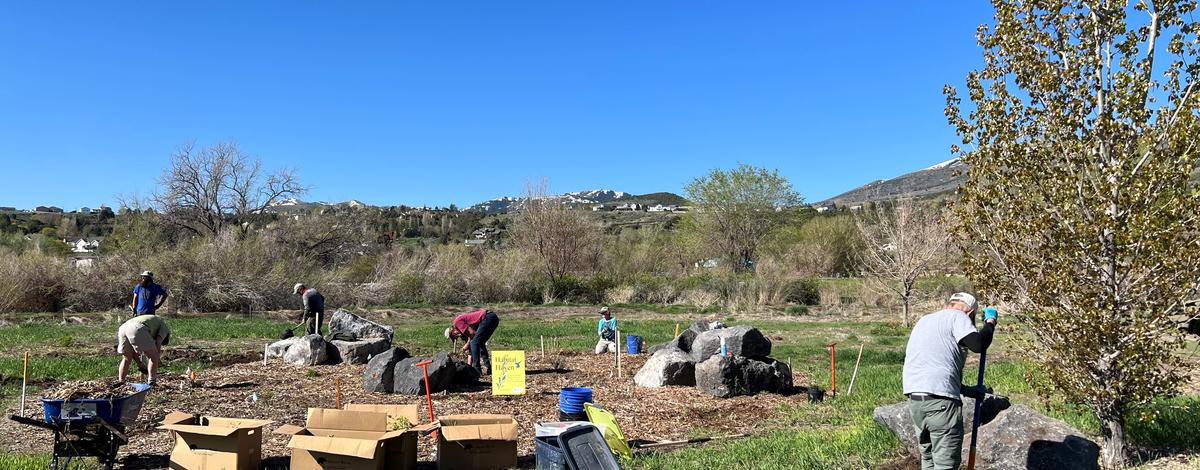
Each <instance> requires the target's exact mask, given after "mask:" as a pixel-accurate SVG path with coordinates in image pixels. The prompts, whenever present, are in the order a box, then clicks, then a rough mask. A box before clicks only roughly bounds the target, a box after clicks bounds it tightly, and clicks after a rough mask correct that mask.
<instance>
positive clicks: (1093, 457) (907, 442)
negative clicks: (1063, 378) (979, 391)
mask: <svg viewBox="0 0 1200 470" xmlns="http://www.w3.org/2000/svg"><path fill="white" fill-rule="evenodd" d="M981 413H982V415H981V422H982V423H983V424H981V425H980V428H979V436H980V438H979V439H978V447H977V452H976V456H977V458H978V459H979V460H980V462H981V463H983V465H982V468H987V469H994V470H1017V469H1046V470H1049V469H1060V468H1061V469H1069V470H1072V469H1088V470H1090V469H1095V468H1098V467H1097V463H1096V462H1097V459H1098V457H1099V455H1100V447H1099V446H1098V445H1096V443H1094V442H1092V441H1090V440H1088V439H1087V438H1086V437H1084V436H1083V434H1082V433H1080V432H1079V431H1077V430H1075V429H1073V428H1071V427H1070V426H1068V425H1067V424H1066V423H1064V422H1062V421H1059V420H1056V419H1052V418H1049V417H1046V416H1045V415H1042V414H1041V413H1038V412H1037V411H1034V410H1033V409H1032V408H1029V407H1028V406H1025V405H1015V406H1012V407H1011V408H1009V404H1008V399H1007V398H1004V397H999V396H995V395H988V396H987V397H985V398H984V404H983V406H982V410H981ZM973 419H974V400H972V399H969V398H967V399H965V400H964V403H963V429H964V430H965V431H966V434H967V435H966V436H965V437H964V439H963V447H964V449H963V455H964V456H966V453H967V452H968V451H969V450H970V449H969V447H970V442H971V436H970V432H971V424H972V420H973ZM875 421H876V422H878V423H879V424H880V425H882V426H884V427H886V428H888V429H890V430H891V431H892V432H893V433H895V434H896V437H898V438H899V439H900V442H901V443H903V445H904V447H906V448H909V449H914V450H915V449H916V429H914V427H913V422H912V416H911V415H910V414H909V411H908V401H902V402H900V403H896V404H892V405H888V406H881V407H878V408H875Z"/></svg>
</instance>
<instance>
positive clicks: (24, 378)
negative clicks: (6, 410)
mask: <svg viewBox="0 0 1200 470" xmlns="http://www.w3.org/2000/svg"><path fill="white" fill-rule="evenodd" d="M28 382H29V351H25V366H24V367H22V368H21V411H20V412H18V413H17V414H21V415H23V414H25V385H26V384H27V383H28Z"/></svg>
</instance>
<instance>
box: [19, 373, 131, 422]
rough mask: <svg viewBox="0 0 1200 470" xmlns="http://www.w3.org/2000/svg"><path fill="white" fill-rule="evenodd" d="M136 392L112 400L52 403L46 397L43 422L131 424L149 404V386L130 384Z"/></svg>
mask: <svg viewBox="0 0 1200 470" xmlns="http://www.w3.org/2000/svg"><path fill="white" fill-rule="evenodd" d="M129 385H130V386H132V387H133V390H134V393H132V394H129V395H126V396H123V397H120V398H111V399H107V398H105V399H91V398H81V399H74V400H49V399H46V398H42V399H41V400H42V412H43V419H45V420H46V422H47V423H50V424H61V423H69V424H93V423H97V422H99V421H100V420H103V421H104V422H106V423H108V424H120V425H126V424H131V423H133V422H134V421H135V420H137V416H138V413H141V411H142V405H143V404H145V403H146V393H147V392H148V391H149V390H150V385H149V384H136V383H135V384H129Z"/></svg>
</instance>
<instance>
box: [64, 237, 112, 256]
mask: <svg viewBox="0 0 1200 470" xmlns="http://www.w3.org/2000/svg"><path fill="white" fill-rule="evenodd" d="M102 241H104V237H94V238H74V239H72V238H64V239H63V243H66V244H67V245H70V246H71V252H72V253H95V252H96V250H97V249H99V248H100V242H102Z"/></svg>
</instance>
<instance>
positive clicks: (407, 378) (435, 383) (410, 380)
mask: <svg viewBox="0 0 1200 470" xmlns="http://www.w3.org/2000/svg"><path fill="white" fill-rule="evenodd" d="M425 360H432V361H433V363H432V364H429V366H428V368H429V393H437V392H440V391H442V390H446V389H448V388H450V386H451V385H453V384H454V380H455V378H456V377H457V376H458V370H459V369H458V366H457V365H456V364H455V362H457V361H454V360H453V359H450V356H449V355H448V354H446V353H444V352H441V353H437V354H435V355H434V356H433V357H432V358H430V357H410V358H408V359H405V360H403V361H400V362H397V363H396V368H395V372H394V373H393V374H392V375H393V378H392V392H393V393H404V394H407V395H424V394H425V377H424V372H423V371H422V370H421V367H419V366H417V365H416V364H417V363H418V362H422V361H425Z"/></svg>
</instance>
